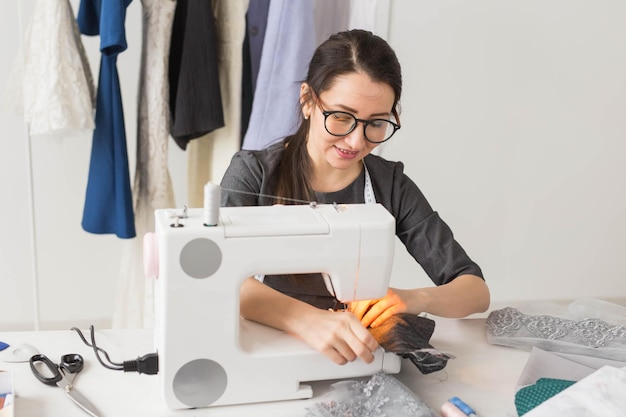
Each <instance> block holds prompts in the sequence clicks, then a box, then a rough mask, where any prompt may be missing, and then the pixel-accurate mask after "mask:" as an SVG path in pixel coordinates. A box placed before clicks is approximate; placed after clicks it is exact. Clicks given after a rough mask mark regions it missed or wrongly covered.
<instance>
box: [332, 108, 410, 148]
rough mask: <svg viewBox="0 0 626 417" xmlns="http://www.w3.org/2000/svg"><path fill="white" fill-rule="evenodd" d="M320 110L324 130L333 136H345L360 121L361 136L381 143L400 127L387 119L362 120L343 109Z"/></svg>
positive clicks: (369, 140)
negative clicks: (361, 124) (361, 126)
mask: <svg viewBox="0 0 626 417" xmlns="http://www.w3.org/2000/svg"><path fill="white" fill-rule="evenodd" d="M320 110H321V111H322V114H323V115H324V127H325V128H326V131H327V132H328V133H330V134H331V135H333V136H346V135H348V134H350V133H351V132H352V131H353V130H354V129H355V128H356V125H357V124H358V123H359V122H361V123H363V136H364V137H365V139H366V140H367V141H368V142H372V143H383V142H385V141H388V140H389V139H391V137H392V136H393V135H394V133H396V131H397V130H398V129H400V125H399V124H397V123H394V122H392V121H391V120H387V119H371V120H363V119H357V118H356V117H354V115H353V114H350V113H346V112H344V111H326V110H324V109H322V108H321V107H320ZM394 113H395V111H394ZM396 118H397V117H396Z"/></svg>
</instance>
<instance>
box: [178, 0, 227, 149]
mask: <svg viewBox="0 0 626 417" xmlns="http://www.w3.org/2000/svg"><path fill="white" fill-rule="evenodd" d="M217 54H218V51H217V33H216V28H215V18H214V16H213V11H212V8H211V2H210V1H208V0H178V1H177V2H176V13H175V16H174V23H173V27H172V37H171V48H170V56H169V83H170V94H169V95H170V97H169V102H170V111H171V115H172V126H171V134H172V137H173V138H174V140H175V141H176V143H177V144H178V146H179V147H180V148H181V149H183V150H185V149H187V144H188V143H189V141H190V140H193V139H197V138H199V137H201V136H203V135H206V134H207V133H210V132H212V131H214V130H215V129H219V128H221V127H223V126H224V112H223V109H222V95H221V92H220V77H219V69H218V60H217Z"/></svg>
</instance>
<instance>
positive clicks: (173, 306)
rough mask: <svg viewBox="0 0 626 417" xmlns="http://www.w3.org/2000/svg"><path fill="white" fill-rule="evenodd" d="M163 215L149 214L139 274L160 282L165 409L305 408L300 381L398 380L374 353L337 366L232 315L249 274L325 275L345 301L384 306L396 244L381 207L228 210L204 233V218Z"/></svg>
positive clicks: (396, 364)
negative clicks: (294, 402)
mask: <svg viewBox="0 0 626 417" xmlns="http://www.w3.org/2000/svg"><path fill="white" fill-rule="evenodd" d="M171 213H172V210H157V211H156V213H155V217H156V219H155V220H156V228H155V233H154V234H147V235H146V237H145V240H144V243H145V248H144V257H145V260H146V262H148V263H149V265H148V267H147V269H146V271H147V274H148V275H151V276H153V277H157V279H156V284H155V304H156V306H155V307H156V316H155V343H156V349H157V351H158V354H159V377H160V379H161V389H162V394H163V397H164V400H165V403H166V404H167V406H168V407H169V408H171V409H179V408H193V407H206V406H212V405H227V404H239V403H253V402H264V401H277V400H287V399H297V398H309V397H311V396H312V395H313V393H312V389H311V387H310V386H309V385H306V384H305V383H306V382H307V381H318V380H328V379H341V378H354V377H359V376H368V375H372V374H374V373H376V372H378V371H380V370H384V371H385V372H388V373H397V372H399V371H400V358H399V357H398V356H397V355H395V354H392V353H385V352H384V351H383V350H382V348H379V349H378V350H377V351H376V352H375V360H374V361H373V362H372V363H370V364H366V363H365V362H363V361H361V360H359V359H357V360H356V361H354V362H351V363H348V364H346V365H337V364H335V363H333V362H332V361H331V360H330V359H328V358H327V357H325V356H324V355H322V354H321V353H319V352H317V351H315V350H314V349H312V348H310V347H309V346H308V345H306V344H305V343H304V342H302V341H301V340H299V339H296V338H295V337H293V336H291V335H289V334H287V333H285V332H282V331H279V330H276V329H273V328H270V327H267V326H264V325H261V324H258V323H255V322H251V321H248V320H245V319H243V318H240V315H239V290H240V287H241V284H242V283H243V281H244V280H245V279H247V278H248V277H250V276H253V275H255V274H286V273H313V272H322V273H326V274H327V278H326V281H327V282H326V285H327V287H328V288H329V290H330V291H332V292H334V294H335V295H336V297H337V299H339V300H340V301H342V302H346V301H351V300H360V299H373V298H380V297H382V296H384V295H385V294H386V291H387V287H388V283H389V277H390V272H391V267H392V261H393V248H394V237H395V234H394V230H395V229H394V227H395V226H394V225H395V220H394V218H393V217H392V216H391V215H390V214H389V213H388V212H387V210H386V209H385V208H384V207H382V206H381V205H378V204H355V205H323V204H322V205H317V206H307V205H300V206H266V207H228V208H220V209H219V221H218V222H217V223H218V224H217V225H215V226H206V225H205V220H204V219H205V216H206V213H205V212H204V211H203V209H190V210H188V211H187V212H186V215H187V217H186V218H185V217H184V218H178V217H177V218H172V216H171ZM151 259H152V261H151ZM150 265H151V266H150ZM328 277H329V278H328ZM338 314H342V313H338Z"/></svg>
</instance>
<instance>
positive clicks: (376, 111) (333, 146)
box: [301, 72, 394, 172]
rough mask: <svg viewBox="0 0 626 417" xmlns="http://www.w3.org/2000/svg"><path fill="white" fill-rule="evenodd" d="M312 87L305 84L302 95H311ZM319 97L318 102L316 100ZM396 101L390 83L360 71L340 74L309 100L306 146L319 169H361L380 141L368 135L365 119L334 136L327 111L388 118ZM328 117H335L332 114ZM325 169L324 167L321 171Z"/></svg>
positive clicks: (305, 110) (359, 117)
mask: <svg viewBox="0 0 626 417" xmlns="http://www.w3.org/2000/svg"><path fill="white" fill-rule="evenodd" d="M308 92H309V87H308V85H306V84H303V85H302V89H301V99H304V97H307V96H308V94H307V93H308ZM316 100H317V102H316ZM393 104H394V93H393V89H392V88H391V86H389V85H388V84H385V83H380V82H375V81H373V80H372V79H371V78H370V77H369V76H368V75H366V74H363V73H360V72H357V73H350V74H345V75H342V76H339V77H337V78H336V79H335V81H334V83H333V84H332V86H331V88H330V89H328V90H326V91H324V92H322V93H321V94H319V96H316V95H315V94H313V95H312V100H308V101H307V102H306V103H305V105H304V106H303V108H302V111H303V113H304V116H305V117H307V116H308V117H310V119H311V120H310V127H309V134H308V141H307V149H308V151H309V156H310V157H311V159H312V162H313V167H314V169H316V170H319V169H321V170H326V169H329V168H333V169H336V170H348V171H350V170H356V169H358V170H359V172H360V170H361V162H360V161H361V160H362V159H363V158H365V156H367V155H368V154H369V153H370V152H371V151H372V150H373V149H374V148H375V147H376V146H378V144H376V143H372V142H369V141H367V140H366V139H365V136H364V132H363V131H364V128H363V123H360V122H359V123H358V124H357V126H356V127H355V128H354V130H353V131H352V132H350V133H348V134H347V135H345V136H333V135H331V134H330V133H328V131H326V128H325V127H324V115H323V114H322V110H324V111H342V112H346V113H350V114H352V115H353V116H354V117H356V118H357V119H363V120H370V119H389V118H390V110H391V108H392V107H393ZM329 117H333V116H332V115H331V116H329ZM322 172H323V171H322Z"/></svg>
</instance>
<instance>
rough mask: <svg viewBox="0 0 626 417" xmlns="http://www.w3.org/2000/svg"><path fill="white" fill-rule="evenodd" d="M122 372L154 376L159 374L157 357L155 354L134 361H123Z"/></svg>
mask: <svg viewBox="0 0 626 417" xmlns="http://www.w3.org/2000/svg"><path fill="white" fill-rule="evenodd" d="M124 372H138V373H140V374H146V375H156V374H157V373H159V355H158V354H157V353H148V354H146V355H143V356H140V357H138V358H137V359H135V360H134V361H124Z"/></svg>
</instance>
